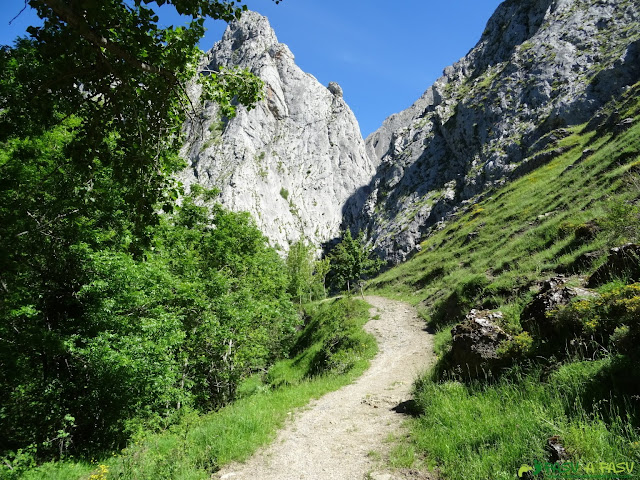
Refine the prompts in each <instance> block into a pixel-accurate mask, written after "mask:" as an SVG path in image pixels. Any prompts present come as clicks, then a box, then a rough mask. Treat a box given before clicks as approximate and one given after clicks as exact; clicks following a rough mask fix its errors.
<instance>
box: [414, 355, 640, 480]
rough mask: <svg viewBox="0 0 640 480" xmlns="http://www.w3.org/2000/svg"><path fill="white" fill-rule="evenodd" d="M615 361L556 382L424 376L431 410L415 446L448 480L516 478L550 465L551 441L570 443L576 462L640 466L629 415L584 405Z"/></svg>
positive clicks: (578, 368) (572, 369)
mask: <svg viewBox="0 0 640 480" xmlns="http://www.w3.org/2000/svg"><path fill="white" fill-rule="evenodd" d="M610 363H611V361H610V360H601V361H597V362H590V361H583V362H576V363H572V364H569V365H566V366H563V367H561V368H560V369H559V370H558V371H556V372H555V373H554V374H553V375H552V377H551V378H549V379H546V380H545V379H543V377H542V376H541V374H540V371H534V372H530V373H528V374H526V375H524V376H522V375H516V376H515V377H512V378H503V379H501V380H500V381H499V382H497V383H494V384H486V383H482V382H476V383H473V384H470V385H465V384H462V383H460V382H456V381H445V382H437V381H434V380H433V379H431V378H428V377H425V378H423V379H422V380H421V381H420V382H419V383H418V386H417V392H418V393H417V402H418V404H419V406H420V408H421V409H422V410H423V411H424V412H425V414H424V415H423V416H421V417H420V418H419V419H417V420H414V421H413V422H412V424H411V429H412V438H411V441H410V445H411V446H412V447H414V448H415V449H416V450H417V451H422V452H427V456H428V459H429V462H430V464H431V467H436V466H437V467H438V468H439V469H440V471H441V472H442V474H443V475H444V477H445V478H455V479H458V478H464V479H478V480H480V479H488V478H491V479H513V478H514V477H515V474H516V472H517V471H518V468H519V467H520V465H522V464H529V465H533V464H534V461H535V460H538V461H540V462H545V461H547V459H548V456H549V454H548V452H547V451H545V448H544V447H545V445H546V441H547V439H548V438H549V437H551V436H553V435H558V436H560V438H561V439H562V443H563V445H564V447H565V448H566V449H567V452H568V453H569V454H570V455H571V457H572V461H578V462H584V463H588V462H600V461H605V462H618V461H630V462H631V461H633V462H636V464H638V462H640V448H638V445H640V443H638V442H640V434H639V433H638V431H637V430H634V429H633V427H631V426H630V423H629V421H628V419H627V418H624V417H620V416H619V415H618V416H615V419H614V420H611V419H608V420H605V419H607V418H608V417H609V412H606V411H603V409H606V408H608V406H605V405H604V404H603V405H601V406H600V407H599V408H597V409H596V411H594V412H589V413H587V411H586V410H585V409H584V408H583V407H582V405H580V402H581V401H582V400H581V399H582V398H584V395H585V390H587V387H588V386H589V385H590V384H591V382H593V380H594V379H596V378H597V376H598V375H599V374H600V373H601V372H602V371H603V370H606V369H607V368H608V367H609V366H610Z"/></svg>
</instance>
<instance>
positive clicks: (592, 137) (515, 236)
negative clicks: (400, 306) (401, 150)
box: [369, 85, 640, 479]
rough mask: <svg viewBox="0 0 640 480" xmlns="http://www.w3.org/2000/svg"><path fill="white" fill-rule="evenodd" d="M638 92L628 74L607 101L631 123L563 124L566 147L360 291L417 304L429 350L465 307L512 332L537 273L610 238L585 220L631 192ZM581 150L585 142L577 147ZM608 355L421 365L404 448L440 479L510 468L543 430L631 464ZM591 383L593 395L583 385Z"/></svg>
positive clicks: (601, 217) (583, 451)
mask: <svg viewBox="0 0 640 480" xmlns="http://www.w3.org/2000/svg"><path fill="white" fill-rule="evenodd" d="M639 92H640V85H636V86H635V87H634V88H633V89H631V90H630V91H629V92H628V93H627V95H626V96H625V97H624V98H623V99H622V100H621V101H620V102H618V104H616V105H615V106H613V105H612V107H611V108H612V109H613V108H616V109H617V110H618V111H619V112H620V117H619V118H620V119H623V118H627V117H632V118H634V123H633V126H632V127H631V128H630V129H628V130H626V131H624V132H622V133H619V134H618V135H614V134H613V133H605V134H602V133H596V132H593V131H592V132H587V131H586V130H585V129H584V126H579V127H575V128H572V129H570V130H571V132H572V133H571V135H569V136H568V137H566V138H564V139H563V140H560V141H559V143H558V145H557V146H556V148H557V147H567V148H569V150H568V151H566V152H565V153H564V154H561V155H558V156H556V157H555V158H553V159H552V160H551V161H550V162H549V163H547V164H546V165H544V166H542V167H541V168H539V169H537V170H535V171H533V172H531V173H530V174H528V175H525V176H523V177H521V178H519V179H517V180H515V181H513V182H511V183H509V184H508V185H506V186H504V187H502V188H500V189H497V190H495V191H493V192H490V196H488V197H487V198H485V199H484V200H482V201H481V202H478V203H476V204H475V205H472V206H470V207H469V208H468V209H467V210H466V211H463V212H461V213H459V214H458V215H457V217H456V218H454V219H452V220H451V221H449V222H447V224H446V227H445V228H444V229H442V230H440V231H438V232H436V233H435V234H433V235H432V236H431V237H429V238H428V239H427V240H425V241H424V242H423V243H422V251H421V252H420V253H418V254H417V255H416V256H415V257H413V258H412V259H411V260H410V261H408V262H406V263H404V264H402V265H399V266H397V267H395V268H393V269H391V270H389V271H387V272H385V273H384V274H382V275H380V276H379V277H378V278H377V279H375V280H374V281H373V282H371V284H370V287H369V288H370V290H374V291H375V292H377V293H379V294H382V295H386V296H390V297H394V298H399V299H402V300H406V301H409V302H411V303H413V304H414V305H417V306H418V308H419V309H420V311H421V313H422V315H423V316H424V317H425V319H426V320H427V321H428V322H429V323H430V325H431V326H432V327H434V328H435V330H436V331H437V332H438V333H437V335H436V351H437V352H436V353H439V354H441V353H443V352H444V351H446V349H447V346H448V342H449V340H450V328H451V326H452V325H453V324H455V323H457V322H458V321H460V320H462V319H463V318H464V315H465V314H466V313H467V312H468V310H469V309H470V308H474V307H476V308H477V307H482V308H489V309H494V308H497V309H500V310H502V311H503V312H504V313H505V314H506V325H505V327H506V328H507V329H510V330H511V331H512V332H518V331H519V330H520V326H519V315H520V312H521V311H522V308H523V307H524V305H525V304H526V303H527V302H528V301H529V300H530V299H531V297H532V296H533V294H534V292H533V288H532V287H533V286H534V285H535V283H536V282H537V281H539V280H542V279H546V278H549V277H551V276H553V275H556V274H557V273H558V272H565V273H571V274H573V275H575V277H576V278H575V279H574V281H575V282H576V283H578V282H579V281H580V279H579V276H580V275H588V274H589V273H590V272H592V271H593V270H594V268H595V266H596V265H597V264H598V261H602V259H603V258H604V253H605V252H606V249H607V247H608V244H607V239H606V236H605V235H604V234H594V228H593V226H594V225H596V226H597V225H599V224H600V225H602V224H605V223H606V218H605V217H606V215H607V211H608V206H609V205H610V202H611V201H620V200H630V199H632V198H634V195H635V196H637V194H638V192H637V191H636V192H635V193H633V192H631V191H630V190H629V189H627V188H625V180H626V178H628V177H629V175H628V174H629V172H631V171H633V172H637V171H638V168H639V166H640V122H639V120H640V101H639V100H638V99H639ZM586 149H590V150H592V151H593V153H587V154H583V151H585V150H586ZM585 252H599V253H601V254H602V256H601V258H600V260H596V262H595V264H594V265H591V266H589V265H582V266H581V265H579V264H578V265H576V259H578V258H579V256H580V255H581V254H584V253H585ZM547 360H548V359H547ZM618 363H619V362H618V361H617V360H616V359H615V358H604V359H601V360H598V361H579V360H576V361H574V362H571V363H565V364H563V365H561V366H559V368H557V369H556V370H555V371H554V373H552V374H551V375H547V374H546V373H544V374H543V372H542V371H541V370H540V369H535V368H534V369H532V370H528V371H525V372H521V373H519V374H512V375H511V376H510V377H509V379H502V380H500V381H497V382H475V383H472V384H466V385H465V384H462V383H459V382H456V381H443V380H441V379H435V378H434V377H433V376H429V375H425V377H424V378H423V379H421V380H420V381H419V382H418V384H417V386H416V395H417V400H418V403H419V404H420V406H421V407H422V409H423V415H422V417H421V418H419V419H417V420H415V421H413V427H412V428H413V436H412V440H411V443H412V444H411V445H410V447H411V448H413V449H415V450H416V451H418V452H422V453H423V454H424V456H425V457H426V459H427V462H428V463H430V465H431V466H432V467H435V466H437V467H438V468H439V469H440V470H441V471H442V473H443V474H444V476H445V478H465V479H470V478H478V479H481V478H483V479H486V478H514V477H515V473H516V472H517V470H518V467H519V466H520V465H521V464H523V463H529V464H533V463H532V462H533V461H534V460H536V459H538V460H539V461H545V460H546V459H547V458H548V454H547V453H546V452H545V450H544V446H545V443H546V439H547V438H549V437H550V436H551V435H560V436H561V437H562V439H563V442H564V444H565V446H566V448H567V450H568V451H569V452H570V453H571V454H572V455H573V458H574V459H579V460H581V461H583V462H585V461H601V460H606V461H614V460H616V461H618V460H620V461H623V460H625V459H626V460H635V461H636V465H638V463H640V448H639V446H640V444H639V443H638V442H639V441H640V434H639V433H638V430H637V429H635V430H634V428H633V427H631V423H632V421H634V423H635V425H636V426H637V418H635V420H634V419H632V418H630V417H627V414H633V412H630V411H629V410H630V408H626V409H625V406H624V405H625V402H626V401H627V400H628V399H627V400H625V399H622V400H620V402H614V401H611V402H609V399H607V398H605V397H607V395H609V396H612V397H613V396H614V395H615V392H614V391H613V390H607V388H611V385H610V384H608V383H607V382H608V381H610V379H611V378H613V377H615V375H616V373H617V372H620V371H624V370H623V369H624V368H628V366H625V365H619V364H618ZM556 367H557V365H556ZM606 378H608V379H609V380H607V381H601V380H602V379H606ZM594 388H595V389H596V390H597V389H598V388H599V389H600V390H601V393H602V395H600V396H597V395H596V396H594V395H593V394H592V393H589V392H592V391H593V390H594ZM587 393H589V394H587ZM585 402H586V403H588V404H584V403H585ZM410 461H411V459H409V460H408V462H410ZM636 470H637V468H636ZM636 473H637V471H636Z"/></svg>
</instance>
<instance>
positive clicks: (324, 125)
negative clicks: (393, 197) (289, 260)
mask: <svg viewBox="0 0 640 480" xmlns="http://www.w3.org/2000/svg"><path fill="white" fill-rule="evenodd" d="M203 65H206V66H207V68H208V69H210V70H216V69H217V68H218V67H220V66H224V67H228V66H240V67H243V68H248V69H249V70H250V71H251V72H252V73H254V74H255V75H257V76H258V77H260V78H261V79H262V80H263V81H264V83H265V99H264V100H263V101H261V102H260V103H259V104H258V105H257V107H256V108H255V109H253V110H251V111H247V110H246V109H245V108H243V107H239V108H238V114H237V116H236V117H235V118H233V119H231V120H228V121H222V120H221V119H220V118H219V116H218V113H217V111H216V107H215V105H213V104H206V105H204V106H203V110H202V113H201V118H200V119H199V120H198V121H191V122H189V123H187V125H186V127H185V128H186V131H187V132H186V133H187V138H188V141H187V143H186V145H185V146H184V148H183V152H182V153H183V155H184V157H185V158H187V159H188V163H189V167H188V168H187V169H186V171H185V172H184V173H183V175H182V180H183V181H184V182H185V184H186V185H190V184H192V183H196V182H197V183H200V184H202V185H203V186H206V187H217V188H219V189H220V190H221V195H220V199H221V202H222V204H223V205H225V206H226V207H227V208H230V209H232V210H235V211H248V212H250V213H251V214H252V216H253V217H254V218H255V220H256V223H257V225H258V227H259V228H260V229H261V230H262V231H263V232H264V233H265V234H266V235H267V237H268V238H269V239H270V241H271V243H272V244H273V245H274V246H279V247H281V248H282V249H283V250H287V249H288V246H289V244H290V243H292V242H294V241H296V240H297V239H299V238H301V237H304V238H306V239H308V240H309V241H311V242H313V243H314V244H316V245H319V244H320V243H322V242H325V241H327V240H330V239H332V238H334V237H336V236H338V234H339V229H340V226H341V222H342V217H343V213H344V212H343V210H344V209H345V208H350V209H351V210H352V211H350V212H349V215H352V216H356V215H357V212H358V210H359V209H360V208H361V205H362V203H363V202H364V199H365V196H364V194H363V193H359V192H358V191H357V189H358V187H359V186H361V185H363V184H366V183H367V182H368V181H369V180H370V179H371V177H372V175H373V174H374V172H375V167H376V165H375V164H374V163H373V162H372V161H371V160H370V159H369V157H368V155H367V153H366V149H365V144H364V140H363V139H362V135H361V133H360V129H359V127H358V123H357V121H356V119H355V117H354V115H353V113H352V112H351V110H350V109H349V107H348V106H347V104H346V103H345V102H344V99H343V98H342V89H341V88H340V86H339V85H338V84H337V83H334V82H331V83H330V84H329V85H328V86H327V87H325V86H323V85H321V84H320V83H319V82H318V81H317V80H316V79H315V78H314V77H313V76H312V75H309V74H308V73H304V72H303V71H302V70H300V68H298V67H297V66H296V64H295V62H294V57H293V54H292V53H291V51H290V50H289V48H288V47H287V46H286V45H284V44H282V43H279V42H278V40H277V38H276V35H275V33H274V32H273V30H272V29H271V27H270V25H269V22H268V21H267V19H266V18H264V17H262V16H261V15H259V14H257V13H254V12H245V13H244V14H243V15H242V18H241V19H240V20H239V21H238V22H235V23H233V24H231V25H229V27H228V28H227V30H226V32H225V34H224V36H223V38H222V40H221V41H220V42H217V43H216V44H215V45H214V47H213V48H212V49H211V50H210V51H209V52H208V54H207V58H206V59H205V61H204V63H203ZM192 93H193V97H194V98H195V99H197V96H198V91H197V89H196V88H195V87H194V91H193V92H192ZM349 198H351V201H350V203H349V207H345V202H346V201H347V199H349ZM358 199H360V200H358Z"/></svg>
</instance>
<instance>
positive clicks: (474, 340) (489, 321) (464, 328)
mask: <svg viewBox="0 0 640 480" xmlns="http://www.w3.org/2000/svg"><path fill="white" fill-rule="evenodd" d="M502 317H503V315H502V313H501V312H490V311H487V310H482V311H479V310H471V311H470V312H469V313H468V314H467V316H466V318H465V320H464V322H462V323H459V324H458V325H456V326H455V327H453V329H452V330H451V335H452V342H451V351H450V352H449V359H450V363H451V366H454V367H456V369H458V370H459V371H460V372H461V373H463V374H465V375H470V376H477V375H479V374H481V373H482V372H483V371H485V372H488V371H489V370H491V369H493V368H495V367H496V366H498V365H500V364H502V363H503V359H502V358H501V357H500V355H499V354H498V348H499V347H500V345H501V344H502V343H503V342H505V341H508V340H509V339H510V338H511V336H510V335H509V334H507V333H506V332H505V331H504V330H503V329H502V328H500V326H498V324H497V322H498V321H500V320H502Z"/></svg>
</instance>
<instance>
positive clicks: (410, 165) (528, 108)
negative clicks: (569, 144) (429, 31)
mask: <svg viewBox="0 0 640 480" xmlns="http://www.w3.org/2000/svg"><path fill="white" fill-rule="evenodd" d="M639 10H640V3H639V2H638V1H637V0H506V1H505V2H503V3H502V4H501V5H500V6H499V7H498V9H497V11H496V12H495V14H494V15H493V16H492V18H491V19H490V20H489V22H488V24H487V27H486V29H485V31H484V33H483V35H482V37H481V39H480V41H479V43H478V44H477V45H476V47H475V48H473V49H472V50H471V51H470V52H469V54H468V55H467V56H466V57H464V58H463V59H462V60H460V61H459V62H458V63H456V64H455V65H453V66H451V67H448V68H446V69H445V71H444V74H443V76H442V77H441V78H440V79H438V80H437V81H436V82H435V84H434V85H433V86H431V87H429V88H428V89H427V90H426V92H425V93H424V94H423V95H422V97H421V98H419V99H418V100H417V101H416V102H415V103H414V104H413V105H412V106H411V107H410V108H408V109H407V110H405V111H403V112H401V113H399V114H396V115H392V116H391V117H389V118H388V119H387V120H385V122H384V123H383V125H382V126H381V127H380V129H379V130H378V131H376V132H374V133H373V134H371V135H370V136H369V137H368V138H367V141H366V144H367V149H368V152H369V154H370V156H371V157H372V158H373V159H374V161H377V162H380V165H379V167H378V169H377V172H376V174H375V176H374V177H373V179H372V180H371V182H369V183H368V184H367V185H365V186H363V187H362V188H361V189H360V192H359V194H360V195H367V200H366V202H365V205H364V206H363V208H362V209H360V210H358V209H357V208H356V204H360V203H361V202H362V198H361V196H358V197H354V203H353V204H350V205H351V207H353V208H348V209H347V210H346V215H345V225H350V226H352V227H353V228H354V229H366V230H367V231H368V232H369V233H370V235H372V237H373V238H374V239H375V242H376V245H377V248H378V251H379V252H380V254H381V255H382V256H383V257H385V258H386V259H388V260H389V261H391V262H393V263H396V262H399V261H402V260H404V259H405V258H406V257H407V256H408V255H410V254H411V253H412V252H414V251H415V250H416V249H418V248H419V242H420V240H421V238H423V237H424V236H425V235H426V234H428V232H429V229H430V228H433V227H434V225H436V224H437V223H438V222H440V221H441V220H442V219H443V218H446V216H447V214H450V213H451V212H453V211H455V209H456V208H459V207H460V205H461V204H464V203H465V202H468V201H470V200H471V201H473V198H475V196H477V195H478V194H481V193H482V192H486V191H488V189H490V188H491V187H492V186H496V185H500V184H502V183H504V182H505V181H507V180H508V179H509V178H513V177H515V176H517V175H520V174H522V173H524V172H526V171H528V170H530V169H532V168H535V167H537V166H540V164H542V163H543V162H544V160H545V158H547V159H548V158H550V157H549V155H545V152H546V151H548V150H553V149H554V148H556V147H557V145H556V143H557V141H558V140H559V139H560V138H561V137H562V135H563V130H562V127H565V126H568V125H576V124H580V123H583V122H586V121H587V120H588V119H589V118H591V116H593V115H594V114H595V113H596V112H597V110H598V109H599V108H600V107H602V106H603V105H604V104H605V102H607V101H609V100H610V99H611V98H612V97H615V96H617V95H618V94H620V93H621V91H622V90H623V89H624V88H626V87H627V86H628V85H631V84H633V83H635V82H637V81H638V80H640V12H639ZM443 41H446V39H445V40H443ZM425 48H426V47H425ZM354 212H355V213H354Z"/></svg>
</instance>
